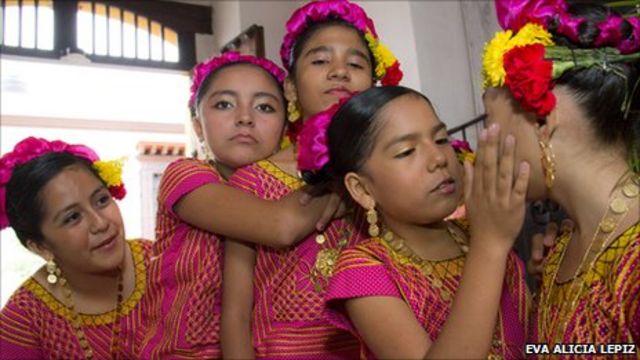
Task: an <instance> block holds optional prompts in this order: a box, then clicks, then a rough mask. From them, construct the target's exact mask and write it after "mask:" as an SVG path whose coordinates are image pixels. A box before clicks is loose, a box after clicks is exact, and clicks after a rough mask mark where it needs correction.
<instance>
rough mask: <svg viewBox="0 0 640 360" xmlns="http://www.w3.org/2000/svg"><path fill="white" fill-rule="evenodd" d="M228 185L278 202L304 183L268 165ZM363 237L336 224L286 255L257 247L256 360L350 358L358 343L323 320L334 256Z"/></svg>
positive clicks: (246, 169)
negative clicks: (259, 359) (264, 358)
mask: <svg viewBox="0 0 640 360" xmlns="http://www.w3.org/2000/svg"><path fill="white" fill-rule="evenodd" d="M229 184H230V185H232V186H234V187H236V188H239V189H242V190H244V191H247V192H249V193H252V194H254V195H256V196H258V197H260V198H262V199H269V200H277V199H280V198H282V197H284V196H285V195H287V194H289V193H291V192H292V191H294V190H296V189H299V188H300V187H301V186H302V185H303V184H304V183H303V182H302V181H301V180H300V179H298V178H296V177H293V176H291V175H289V174H287V173H286V172H284V171H283V170H281V169H280V168H278V167H277V166H276V165H275V164H274V163H272V162H270V161H260V162H258V163H256V164H253V165H250V166H247V167H244V168H241V169H239V170H238V171H236V173H235V174H234V175H233V176H232V177H231V179H230V180H229ZM362 238H363V237H362V235H360V233H359V232H358V231H356V230H355V228H354V227H353V225H350V224H349V223H348V222H346V221H343V220H334V221H332V222H331V223H330V225H329V226H327V228H326V229H325V231H324V232H323V233H321V234H319V233H313V234H311V235H309V236H308V237H307V238H305V239H304V240H302V241H301V242H299V243H297V244H296V245H294V246H292V247H289V248H287V249H280V250H277V249H272V248H269V247H266V246H256V251H257V258H256V265H255V272H254V274H255V279H254V313H253V315H254V320H253V342H254V347H255V353H256V356H257V357H268V358H292V359H293V358H297V359H300V358H316V359H318V358H320V359H334V358H353V357H357V354H358V342H357V339H356V338H355V337H353V336H352V335H351V334H349V333H348V332H346V331H343V330H340V329H338V328H336V327H335V326H333V325H332V324H331V323H329V321H328V320H327V319H326V318H325V316H324V314H323V313H324V311H323V308H324V293H325V290H326V286H327V284H328V278H329V277H330V275H331V273H332V271H333V268H334V265H335V261H336V260H337V257H338V254H339V253H340V251H342V250H343V249H345V248H347V247H349V246H351V245H354V244H356V243H357V242H359V241H360V240H361V239H362Z"/></svg>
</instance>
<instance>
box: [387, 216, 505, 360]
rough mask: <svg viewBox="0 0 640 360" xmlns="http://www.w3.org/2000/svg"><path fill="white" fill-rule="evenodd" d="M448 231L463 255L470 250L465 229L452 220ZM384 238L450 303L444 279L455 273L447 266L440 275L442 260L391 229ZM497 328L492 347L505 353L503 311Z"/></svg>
mask: <svg viewBox="0 0 640 360" xmlns="http://www.w3.org/2000/svg"><path fill="white" fill-rule="evenodd" d="M446 224H447V233H448V234H449V236H450V237H451V238H452V239H453V240H454V241H455V242H456V244H457V245H458V247H459V248H460V251H461V252H462V254H463V256H466V254H467V253H468V252H469V245H468V243H467V241H466V240H465V239H464V238H465V237H466V236H467V235H466V233H465V231H464V230H463V229H461V228H460V227H459V226H458V225H455V224H454V223H453V222H451V221H447V222H446ZM382 239H383V240H384V241H385V242H386V243H387V244H388V245H389V247H391V249H392V250H393V251H395V252H396V253H398V254H400V255H402V256H403V257H405V258H407V259H409V260H410V261H411V262H412V263H413V264H415V265H416V266H417V267H418V268H419V269H420V271H421V272H422V273H423V274H424V275H426V276H427V277H430V278H431V285H432V286H433V287H435V288H436V289H437V290H438V292H439V295H440V298H441V299H442V300H443V301H444V302H446V303H448V302H449V301H451V299H453V294H452V292H451V291H448V290H447V288H446V286H445V284H444V281H443V279H446V277H447V275H451V276H454V274H453V273H452V272H451V271H449V270H448V264H447V267H444V273H443V274H442V275H441V276H440V274H438V273H437V271H436V266H437V265H438V264H439V263H441V261H432V260H427V259H424V258H422V257H421V256H420V255H418V254H416V252H415V251H413V249H412V248H411V247H409V246H408V245H407V244H406V243H405V240H404V239H402V238H401V237H399V236H398V235H396V234H394V233H393V232H392V231H390V230H386V231H385V233H384V235H382ZM497 327H498V328H497V330H496V331H494V332H493V336H492V342H491V346H492V348H500V349H501V351H502V354H505V353H506V351H505V348H504V347H505V341H504V332H503V331H502V311H501V310H498V323H497ZM487 358H488V359H491V360H493V359H501V358H502V355H500V354H489V355H488V357H487Z"/></svg>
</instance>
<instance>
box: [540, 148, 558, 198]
mask: <svg viewBox="0 0 640 360" xmlns="http://www.w3.org/2000/svg"><path fill="white" fill-rule="evenodd" d="M538 145H540V150H541V151H542V156H541V157H540V160H541V161H542V171H543V172H544V183H545V185H546V186H547V189H549V190H551V187H552V186H553V183H554V181H555V180H556V161H555V156H554V155H553V149H552V148H551V144H550V143H549V142H545V141H543V140H539V141H538Z"/></svg>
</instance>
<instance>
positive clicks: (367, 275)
mask: <svg viewBox="0 0 640 360" xmlns="http://www.w3.org/2000/svg"><path fill="white" fill-rule="evenodd" d="M369 296H391V297H397V298H402V295H401V294H400V290H399V289H398V287H397V285H396V283H395V282H394V281H393V280H392V278H391V276H390V275H389V273H388V271H387V269H386V266H385V264H384V263H383V262H382V261H381V260H379V259H377V258H376V257H375V256H374V255H373V254H371V253H369V252H368V251H366V249H364V248H361V247H360V246H359V247H355V248H351V249H348V250H345V251H343V252H342V254H340V257H339V259H338V263H337V265H336V268H335V271H334V274H333V276H332V277H331V280H330V282H329V287H328V288H327V292H326V294H325V315H326V317H327V319H328V320H329V321H330V322H331V323H332V324H333V325H335V326H337V327H338V328H340V329H343V330H347V331H349V332H351V333H353V334H356V333H357V332H356V330H355V328H354V327H353V324H352V323H351V321H350V320H349V318H348V316H347V313H346V310H345V308H344V302H345V301H346V300H349V299H354V298H361V297H369Z"/></svg>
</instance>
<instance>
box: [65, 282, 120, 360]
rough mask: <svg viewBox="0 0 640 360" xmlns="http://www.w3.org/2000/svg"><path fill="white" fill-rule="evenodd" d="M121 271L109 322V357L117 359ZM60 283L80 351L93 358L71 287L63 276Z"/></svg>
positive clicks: (89, 358)
mask: <svg viewBox="0 0 640 360" xmlns="http://www.w3.org/2000/svg"><path fill="white" fill-rule="evenodd" d="M122 273H123V272H122V271H120V274H119V275H118V287H117V290H118V291H117V296H116V313H115V317H114V319H113V323H112V324H111V346H110V352H111V358H112V359H117V358H118V353H119V351H120V343H119V338H120V311H121V307H122V290H123V288H124V286H123V278H122V276H123V275H122ZM60 284H61V285H62V286H63V288H62V290H63V293H64V296H65V298H66V300H67V307H68V308H69V312H70V313H71V325H72V326H73V329H74V330H75V332H76V337H77V338H78V342H79V343H80V347H82V352H83V353H84V356H85V358H86V359H88V360H91V359H93V349H91V345H90V344H89V341H88V340H87V337H86V334H85V332H84V330H83V329H82V322H81V320H80V315H79V314H78V312H77V311H76V308H75V303H74V302H73V296H72V292H71V288H70V287H69V282H68V281H67V280H66V279H65V278H64V277H60Z"/></svg>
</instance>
